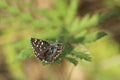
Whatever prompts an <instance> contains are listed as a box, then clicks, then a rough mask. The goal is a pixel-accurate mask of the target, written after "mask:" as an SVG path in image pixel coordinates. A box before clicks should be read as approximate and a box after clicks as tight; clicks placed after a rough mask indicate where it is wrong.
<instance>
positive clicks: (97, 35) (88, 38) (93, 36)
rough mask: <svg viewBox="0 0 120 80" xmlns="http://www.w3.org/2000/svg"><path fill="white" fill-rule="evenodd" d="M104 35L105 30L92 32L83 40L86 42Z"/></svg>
mask: <svg viewBox="0 0 120 80" xmlns="http://www.w3.org/2000/svg"><path fill="white" fill-rule="evenodd" d="M105 35H107V34H106V33H105V32H92V33H89V34H88V35H87V36H86V37H85V40H84V42H85V43H88V42H94V41H96V40H98V39H100V38H102V37H104V36H105Z"/></svg>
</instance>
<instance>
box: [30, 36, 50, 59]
mask: <svg viewBox="0 0 120 80" xmlns="http://www.w3.org/2000/svg"><path fill="white" fill-rule="evenodd" d="M31 44H32V48H33V50H34V54H35V55H36V56H37V58H39V59H40V60H41V61H43V60H45V53H46V52H47V50H48V47H49V43H48V42H46V41H44V40H41V39H36V38H31Z"/></svg>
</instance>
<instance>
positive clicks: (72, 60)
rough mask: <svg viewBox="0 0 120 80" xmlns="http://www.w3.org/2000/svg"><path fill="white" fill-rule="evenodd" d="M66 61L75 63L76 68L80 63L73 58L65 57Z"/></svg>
mask: <svg viewBox="0 0 120 80" xmlns="http://www.w3.org/2000/svg"><path fill="white" fill-rule="evenodd" d="M65 59H66V60H68V61H69V62H71V63H73V64H74V65H75V66H76V65H77V64H78V61H77V60H75V59H74V58H71V57H65Z"/></svg>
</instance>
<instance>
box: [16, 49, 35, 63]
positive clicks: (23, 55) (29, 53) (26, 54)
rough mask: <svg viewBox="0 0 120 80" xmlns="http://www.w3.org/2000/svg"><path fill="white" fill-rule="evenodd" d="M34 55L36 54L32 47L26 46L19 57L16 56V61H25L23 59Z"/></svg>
mask: <svg viewBox="0 0 120 80" xmlns="http://www.w3.org/2000/svg"><path fill="white" fill-rule="evenodd" d="M33 55H34V54H33V51H32V49H31V48H25V49H24V50H22V51H21V52H20V54H19V55H18V56H17V58H16V60H15V63H17V62H20V61H23V60H25V59H26V58H28V57H31V56H33Z"/></svg>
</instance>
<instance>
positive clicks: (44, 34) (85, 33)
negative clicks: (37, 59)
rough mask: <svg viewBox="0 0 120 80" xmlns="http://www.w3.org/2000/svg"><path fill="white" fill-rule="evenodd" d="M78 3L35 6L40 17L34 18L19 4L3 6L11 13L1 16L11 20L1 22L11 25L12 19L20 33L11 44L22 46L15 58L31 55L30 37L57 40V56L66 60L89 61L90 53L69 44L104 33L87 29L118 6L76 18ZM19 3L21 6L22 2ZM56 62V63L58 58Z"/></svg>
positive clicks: (92, 39) (60, 0)
mask: <svg viewBox="0 0 120 80" xmlns="http://www.w3.org/2000/svg"><path fill="white" fill-rule="evenodd" d="M78 3H79V0H71V1H70V4H68V3H67V1H66V0H56V3H55V6H54V8H53V9H49V10H45V9H38V10H36V11H35V12H36V14H39V15H41V16H42V18H40V19H36V18H34V17H33V16H32V15H31V14H27V13H25V12H21V11H20V10H19V8H15V7H9V8H7V10H8V11H9V13H10V14H11V15H12V17H11V16H9V15H8V16H7V17H1V18H6V19H8V21H9V20H10V21H11V20H12V22H4V23H7V25H13V22H15V23H17V24H19V25H16V26H17V28H15V30H16V31H18V32H16V33H17V34H22V35H23V37H22V38H20V40H19V42H17V43H16V44H15V45H14V46H16V49H17V50H22V51H21V53H20V54H19V55H18V57H17V60H16V61H17V62H18V61H21V60H25V59H26V58H28V57H31V56H33V52H32V48H31V44H30V38H31V37H35V38H40V39H43V40H48V41H55V40H56V39H57V40H59V42H62V43H63V44H64V47H65V48H64V50H63V52H62V54H61V55H60V58H62V59H65V60H68V61H70V62H71V63H73V64H75V65H77V64H78V59H83V60H86V61H91V57H90V55H89V54H88V53H86V52H85V51H82V50H81V49H80V48H79V49H77V50H76V48H78V46H73V45H72V44H76V45H79V44H82V45H85V44H88V43H91V42H95V41H96V40H99V39H101V38H102V37H104V36H105V35H106V33H105V32H102V31H89V29H91V28H93V27H95V26H96V25H98V24H99V23H101V22H102V21H104V20H106V19H108V18H110V17H113V16H116V15H119V14H118V13H119V9H118V10H115V11H113V12H111V13H110V12H109V13H105V14H99V13H95V14H94V15H92V16H91V15H89V14H86V15H84V16H83V17H82V18H78V17H76V16H77V9H78ZM27 5H29V4H27ZM1 6H2V7H1V8H5V4H4V5H1ZM23 6H24V7H25V6H26V5H23ZM28 7H29V6H28ZM112 13H113V14H112ZM108 15H109V16H108ZM8 23H9V24H8ZM8 29H10V28H8ZM24 30H26V33H27V34H26V33H23V32H22V31H24ZM16 33H15V34H16ZM8 42H9V40H8ZM88 52H89V51H88ZM56 62H57V63H60V61H56Z"/></svg>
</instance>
